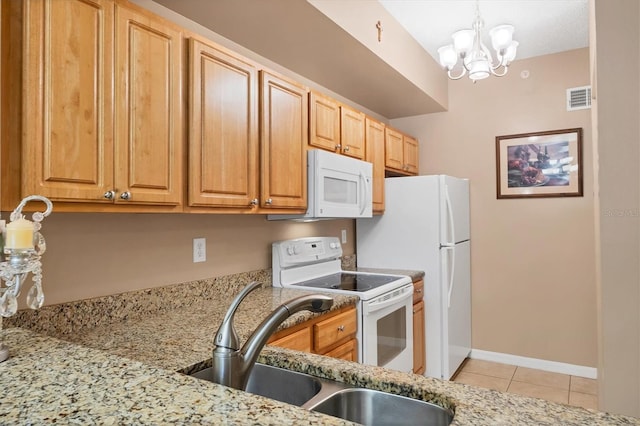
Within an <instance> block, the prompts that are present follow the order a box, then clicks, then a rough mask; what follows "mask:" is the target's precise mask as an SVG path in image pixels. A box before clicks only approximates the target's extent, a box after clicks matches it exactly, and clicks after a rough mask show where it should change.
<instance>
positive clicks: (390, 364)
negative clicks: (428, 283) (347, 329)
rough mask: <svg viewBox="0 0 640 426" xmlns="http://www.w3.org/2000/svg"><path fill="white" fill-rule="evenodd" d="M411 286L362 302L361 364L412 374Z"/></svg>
mask: <svg viewBox="0 0 640 426" xmlns="http://www.w3.org/2000/svg"><path fill="white" fill-rule="evenodd" d="M412 300H413V285H412V284H410V285H405V286H403V287H401V288H399V289H397V290H394V291H392V292H389V293H386V294H383V295H381V296H378V297H376V298H374V299H371V300H366V301H362V354H361V355H362V363H363V364H369V365H377V366H380V367H385V368H390V369H392V370H398V371H404V372H412V371H413V310H412Z"/></svg>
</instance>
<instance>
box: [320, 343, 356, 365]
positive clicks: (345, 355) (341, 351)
mask: <svg viewBox="0 0 640 426" xmlns="http://www.w3.org/2000/svg"><path fill="white" fill-rule="evenodd" d="M356 343H357V341H356V339H351V340H349V341H348V342H347V343H343V344H342V345H340V346H338V347H337V348H335V349H333V350H331V351H329V352H327V353H325V354H324V355H326V356H330V357H332V358H338V359H344V360H345V361H357V360H358V345H357V344H356Z"/></svg>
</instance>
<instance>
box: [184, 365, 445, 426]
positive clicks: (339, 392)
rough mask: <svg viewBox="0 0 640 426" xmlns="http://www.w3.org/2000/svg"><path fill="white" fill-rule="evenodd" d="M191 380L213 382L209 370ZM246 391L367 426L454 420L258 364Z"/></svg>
mask: <svg viewBox="0 0 640 426" xmlns="http://www.w3.org/2000/svg"><path fill="white" fill-rule="evenodd" d="M192 376H194V377H197V378H199V379H204V380H209V381H213V380H212V379H213V374H212V371H211V368H206V369H204V370H201V371H198V372H197V373H193V374H192ZM246 391H247V392H249V393H253V394H255V395H261V396H265V397H267V398H271V399H275V400H277V401H281V402H286V403H287V404H292V405H297V406H299V407H302V408H305V409H308V410H312V411H316V412H319V413H323V414H328V415H330V416H334V417H339V418H341V419H344V420H349V421H352V422H356V423H361V424H363V425H366V426H376V425H390V424H393V425H415V424H423V425H433V426H447V425H449V424H450V423H451V421H452V420H453V414H452V413H451V411H450V410H447V409H444V408H442V407H440V406H439V405H435V404H432V403H430V402H425V401H420V400H417V399H412V398H407V397H405V396H400V395H394V394H390V393H386V392H382V391H377V390H373V389H366V388H357V387H351V386H350V385H346V384H343V383H338V382H334V381H331V380H326V379H319V378H317V377H314V376H311V375H308V374H304V373H298V372H296V371H291V370H286V369H284V368H278V367H273V366H270V365H266V364H260V363H256V364H255V366H254V367H253V370H252V371H251V375H250V376H249V382H248V383H247V389H246Z"/></svg>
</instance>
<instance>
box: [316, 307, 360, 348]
mask: <svg viewBox="0 0 640 426" xmlns="http://www.w3.org/2000/svg"><path fill="white" fill-rule="evenodd" d="M357 330H358V318H357V317H356V310H355V309H351V310H348V311H346V312H342V313H341V314H338V315H335V316H333V317H331V318H329V319H326V320H324V321H320V322H318V323H317V324H314V326H313V349H314V350H315V351H316V352H317V353H323V352H324V351H325V350H326V349H328V348H330V347H331V346H332V345H334V344H335V343H337V342H339V341H341V340H344V339H345V338H350V337H353V336H355V334H356V331H357Z"/></svg>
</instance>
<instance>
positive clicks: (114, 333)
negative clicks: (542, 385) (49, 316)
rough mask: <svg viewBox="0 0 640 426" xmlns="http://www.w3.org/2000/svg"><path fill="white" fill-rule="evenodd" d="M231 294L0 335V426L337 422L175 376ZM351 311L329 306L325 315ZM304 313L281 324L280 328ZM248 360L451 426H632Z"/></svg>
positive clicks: (553, 407) (314, 361)
mask: <svg viewBox="0 0 640 426" xmlns="http://www.w3.org/2000/svg"><path fill="white" fill-rule="evenodd" d="M299 294H300V292H299V291H297V290H285V289H274V288H271V287H267V288H263V289H261V290H258V291H256V292H254V293H252V294H251V295H250V296H249V297H248V298H247V299H245V301H244V302H243V303H242V304H241V305H240V309H239V310H238V313H237V315H236V326H237V330H238V334H239V335H240V337H241V340H244V339H245V338H246V336H248V335H249V334H250V332H251V330H253V329H254V328H255V326H256V325H257V324H258V323H259V322H260V321H261V320H262V319H263V318H264V316H265V315H266V314H267V313H268V312H270V311H271V310H272V309H273V308H275V307H276V306H278V305H279V304H281V303H282V302H283V301H285V300H288V299H291V298H293V297H295V296H297V295H299ZM232 298H233V292H226V293H221V294H220V295H219V297H218V298H217V299H216V300H215V301H212V300H208V301H207V300H204V301H194V302H192V303H189V304H188V305H185V306H183V307H181V308H176V309H172V310H170V311H167V312H157V313H156V314H153V315H151V314H149V315H147V316H145V317H143V318H136V319H130V320H124V321H119V322H116V323H112V324H101V325H99V326H97V327H93V328H90V329H87V330H83V331H81V332H78V333H69V334H67V335H64V334H61V335H60V336H58V337H60V338H61V339H63V340H58V339H55V338H52V337H46V336H43V335H40V334H37V333H34V332H31V331H27V330H23V329H20V328H14V329H8V330H3V331H2V336H4V339H5V342H6V344H7V345H9V346H10V349H11V354H12V357H11V358H10V359H9V360H8V361H6V362H4V363H0V388H1V389H3V395H2V400H1V401H2V402H1V403H0V422H1V423H3V424H25V423H51V422H54V421H57V422H63V423H82V424H87V423H101V424H131V423H135V424H190V423H216V424H220V423H224V424H227V423H236V424H247V423H251V424H283V423H286V424H346V422H342V421H341V420H339V419H336V418H332V417H328V416H325V415H322V414H317V413H313V412H309V411H307V410H304V409H301V408H298V407H293V406H290V405H287V404H283V403H279V402H277V401H272V400H269V399H266V398H262V397H259V396H255V395H251V394H247V393H244V392H241V391H237V390H234V389H230V388H227V387H224V386H220V385H217V384H214V383H209V382H206V381H202V380H199V379H195V378H192V377H189V376H186V375H183V374H180V373H177V372H178V371H180V372H190V371H196V370H198V369H200V368H203V367H204V366H206V365H207V362H208V361H209V362H210V358H211V350H212V349H213V343H212V339H213V335H214V333H215V331H216V330H217V327H218V324H219V322H220V321H221V318H222V316H223V315H224V312H225V311H226V308H227V306H228V305H229V303H230V302H231V300H232ZM353 303H355V299H354V298H353V297H336V303H335V309H339V308H340V307H344V306H348V305H350V304H353ZM308 315H316V314H310V313H299V314H296V315H295V316H292V317H291V318H290V319H289V320H288V322H287V324H285V325H286V326H290V325H293V324H295V323H298V322H302V321H304V320H306V319H307V318H308ZM259 361H261V362H264V363H267V364H271V365H276V366H280V367H284V368H288V369H291V370H296V371H300V372H304V373H309V374H312V375H316V376H319V377H323V378H327V379H332V380H337V381H340V382H344V383H347V384H351V385H357V386H364V387H369V388H374V389H380V390H384V391H389V392H393V393H399V394H402V395H405V396H410V397H414V398H418V399H423V400H427V401H431V402H434V403H436V404H439V405H442V406H445V407H451V408H453V409H454V410H455V416H454V421H453V424H454V425H514V424H517V425H536V426H538V425H580V426H582V425H585V424H589V425H628V424H636V425H640V419H635V418H629V417H624V416H615V415H610V414H607V413H602V412H595V411H591V410H587V409H583V408H578V407H570V406H567V405H562V404H555V403H550V402H546V401H543V400H539V399H534V398H527V397H522V396H518V395H513V394H507V393H502V392H497V391H493V390H488V389H481V388H476V387H472V386H468V385H464V384H461V383H452V382H447V381H442V380H437V379H433V378H427V377H423V376H420V375H414V374H408V373H400V372H395V371H391V370H386V369H383V368H379V367H372V366H365V365H361V364H357V363H353V362H347V361H342V360H338V359H333V358H327V357H324V356H320V355H313V354H305V353H301V352H296V351H291V350H287V349H282V348H276V347H270V346H267V347H265V349H264V350H263V351H262V353H261V356H260V359H259Z"/></svg>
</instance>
